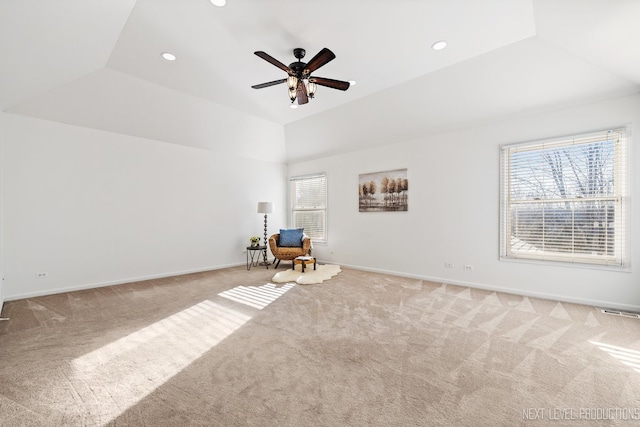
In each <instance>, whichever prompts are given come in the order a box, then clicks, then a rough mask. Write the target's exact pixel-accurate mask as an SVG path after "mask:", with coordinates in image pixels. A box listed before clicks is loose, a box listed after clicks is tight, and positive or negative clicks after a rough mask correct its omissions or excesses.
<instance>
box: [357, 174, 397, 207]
mask: <svg viewBox="0 0 640 427" xmlns="http://www.w3.org/2000/svg"><path fill="white" fill-rule="evenodd" d="M408 194H409V178H407V169H395V170H390V171H383V172H374V173H365V174H361V175H359V178H358V200H359V205H360V212H387V211H391V212H406V211H408V210H409V204H408Z"/></svg>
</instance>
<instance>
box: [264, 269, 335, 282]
mask: <svg viewBox="0 0 640 427" xmlns="http://www.w3.org/2000/svg"><path fill="white" fill-rule="evenodd" d="M341 271H342V270H341V269H340V266H339V265H334V264H316V269H315V270H314V269H313V264H311V265H308V266H306V268H305V270H304V273H303V272H302V265H296V266H295V269H292V268H289V269H287V270H282V271H280V272H278V273H276V274H275V275H274V276H273V277H272V278H271V280H272V281H273V282H275V283H297V284H299V285H314V284H317V283H322V282H324V281H325V280H329V279H331V278H332V277H333V276H335V275H336V274H338V273H340V272H341Z"/></svg>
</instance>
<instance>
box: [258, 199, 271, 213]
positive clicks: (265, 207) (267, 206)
mask: <svg viewBox="0 0 640 427" xmlns="http://www.w3.org/2000/svg"><path fill="white" fill-rule="evenodd" d="M258 213H261V214H270V213H273V202H258Z"/></svg>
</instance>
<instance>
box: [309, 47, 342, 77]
mask: <svg viewBox="0 0 640 427" xmlns="http://www.w3.org/2000/svg"><path fill="white" fill-rule="evenodd" d="M335 57H336V55H335V54H334V53H333V52H331V51H330V50H329V49H327V48H326V47H325V48H323V49H322V50H321V51H320V52H318V53H317V54H316V56H314V57H313V58H311V61H309V62H307V66H306V67H304V74H311V73H313V72H314V71H315V70H317V69H318V68H320V67H322V66H323V65H324V64H326V63H327V62H329V61H333V60H334V59H335Z"/></svg>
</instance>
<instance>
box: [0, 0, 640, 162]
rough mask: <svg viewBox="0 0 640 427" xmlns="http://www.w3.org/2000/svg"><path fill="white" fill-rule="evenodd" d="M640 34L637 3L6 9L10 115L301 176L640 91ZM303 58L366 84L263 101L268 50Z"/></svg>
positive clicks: (202, 1) (271, 69)
mask: <svg viewBox="0 0 640 427" xmlns="http://www.w3.org/2000/svg"><path fill="white" fill-rule="evenodd" d="M639 21H640V1H637V0H483V1H477V0H394V1H381V0H352V1H347V0H323V1H322V2H310V1H300V0H227V5H226V6H225V7H223V8H218V7H215V6H213V5H211V4H210V3H209V1H208V0H137V1H136V0H102V1H99V0H98V1H92V2H87V1H86V0H56V1H52V0H2V1H1V2H0V55H1V56H2V59H1V62H0V110H2V111H7V112H10V113H16V114H24V115H29V116H34V117H40V118H45V119H50V120H57V121H60V122H64V123H70V124H74V125H78V126H87V127H92V128H96V129H103V130H108V131H113V132H119V133H125V134H130V135H134V136H140V137H146V138H151V139H156V140H160V141H166V142H172V143H179V144H185V145H191V146H196V147H200V148H205V149H213V150H220V151H223V152H229V153H235V154H239V155H245V156H248V157H257V158H262V159H266V160H270V161H287V160H288V161H292V160H297V159H304V158H310V157H316V156H322V155H327V154H334V153H339V152H344V151H351V150H356V149H362V148H366V147H370V146H375V145H380V144H388V143H392V142H398V141H400V140H404V139H410V138H417V137H419V136H424V135H428V134H433V133H437V132H443V131H447V130H452V129H456V128H461V127H468V126H473V125H478V124H482V123H487V122H491V121H496V120H501V119H504V118H508V117H513V116H517V115H521V114H532V113H536V112H540V111H545V110H549V109H552V108H559V107H563V106H570V105H576V104H579V103H585V102H593V101H596V100H600V99H606V98H611V97H618V96H624V95H628V94H631V93H636V92H638V91H639V90H640V43H637V41H638V40H640V26H639V25H637V23H638V22H639ZM441 39H444V40H446V41H447V42H448V47H447V48H446V49H444V50H442V51H434V50H432V49H430V46H431V44H433V43H434V42H435V41H437V40H441ZM295 47H302V48H304V49H306V51H307V56H306V58H305V59H306V60H309V59H310V58H311V57H312V56H313V55H315V54H316V53H317V52H318V51H319V50H320V49H322V48H323V47H328V48H329V49H331V50H332V51H333V52H334V53H335V54H336V56H337V58H336V59H335V60H333V61H332V62H330V63H328V64H327V65H325V66H324V67H322V68H320V69H319V70H317V71H316V72H315V73H314V75H316V76H322V77H329V78H335V79H339V80H356V81H357V85H355V86H352V87H351V88H350V89H349V90H348V91H346V92H342V91H338V90H333V89H329V88H325V87H319V89H318V92H317V94H316V98H315V99H313V100H311V101H310V102H309V104H307V105H304V106H301V107H300V108H298V109H296V110H292V109H290V108H289V99H288V96H287V90H286V85H277V86H272V87H269V88H265V89H260V90H255V89H252V88H251V87H250V86H251V85H254V84H257V83H263V82H268V81H272V80H277V79H281V78H284V77H286V75H285V73H284V72H283V71H282V70H280V69H278V68H277V67H275V66H273V65H272V64H269V63H268V62H266V61H264V60H262V59H260V58H258V57H257V56H255V55H254V54H253V52H254V51H257V50H262V51H265V52H267V53H269V54H270V55H272V56H273V57H275V58H276V59H278V60H279V61H281V62H283V63H285V64H288V63H290V62H293V61H294V60H295V58H294V57H293V54H292V49H293V48H295ZM164 51H170V52H172V53H174V54H175V55H176V56H177V57H178V60H177V61H175V62H167V61H164V60H163V59H162V58H161V57H160V54H161V52H164ZM247 115H249V116H250V117H251V120H250V122H251V124H250V126H245V127H249V128H250V129H243V125H242V124H243V123H247V119H246V118H247ZM222 127H226V128H227V130H225V131H221V130H220V129H221V128H222ZM233 132H238V133H243V134H244V137H245V138H243V139H238V140H235V139H234V136H233ZM265 134H266V135H268V138H265V137H264V135H265ZM261 135H262V138H261ZM265 140H268V141H276V142H273V143H271V144H272V145H273V144H275V145H277V146H275V147H270V146H268V145H269V144H267V146H265V143H264V141H265ZM212 141H214V142H212ZM216 141H217V142H216ZM229 141H234V143H233V144H230V143H229ZM247 141H255V144H253V146H252V144H251V143H248V142H247ZM277 141H279V142H277ZM283 144H284V146H281V145H283Z"/></svg>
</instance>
